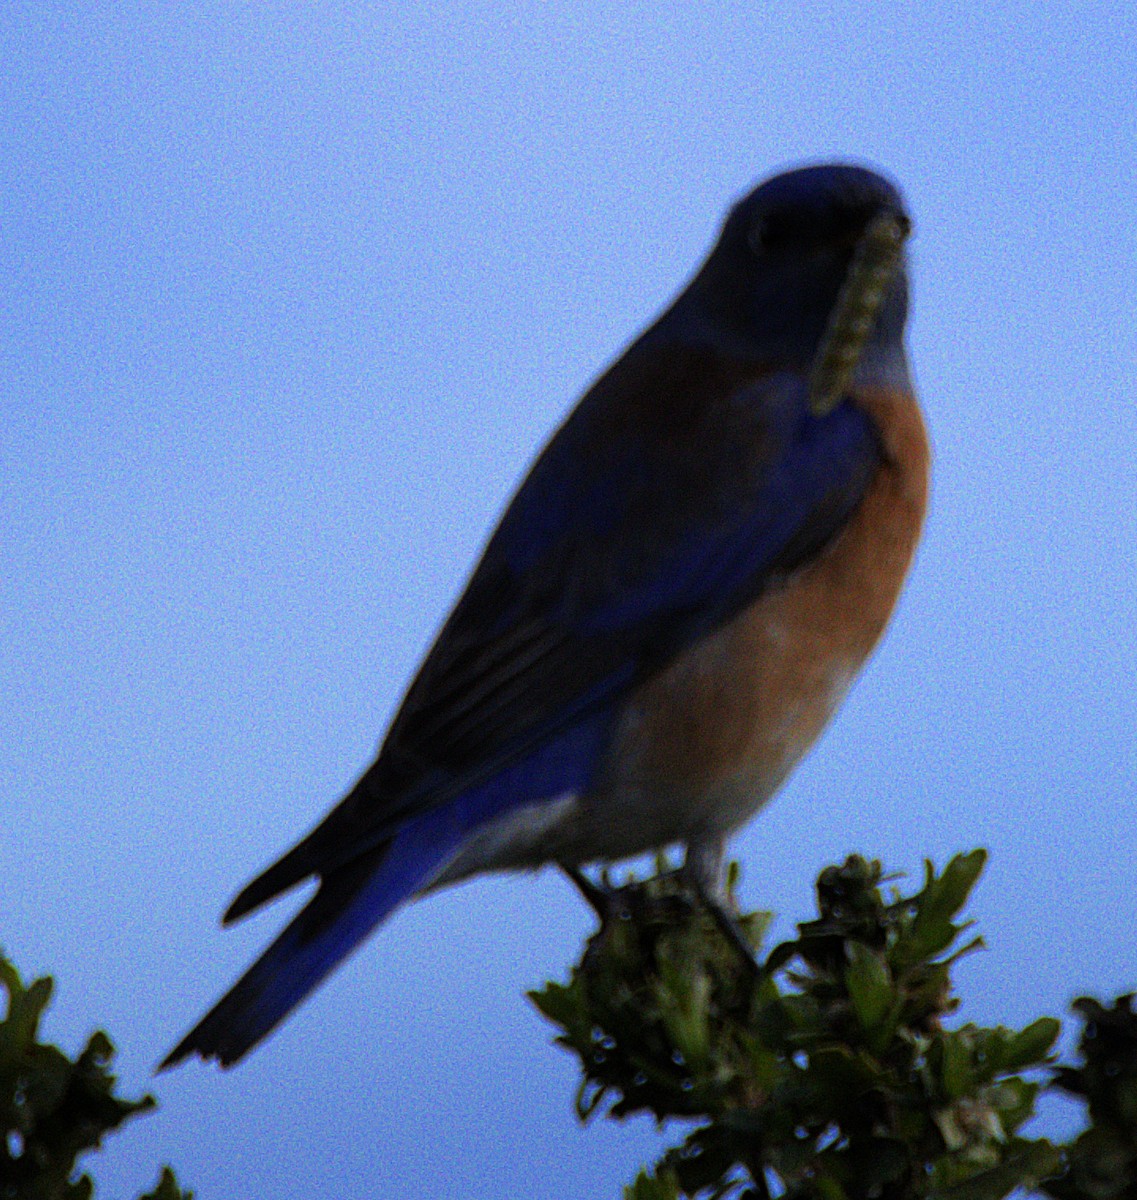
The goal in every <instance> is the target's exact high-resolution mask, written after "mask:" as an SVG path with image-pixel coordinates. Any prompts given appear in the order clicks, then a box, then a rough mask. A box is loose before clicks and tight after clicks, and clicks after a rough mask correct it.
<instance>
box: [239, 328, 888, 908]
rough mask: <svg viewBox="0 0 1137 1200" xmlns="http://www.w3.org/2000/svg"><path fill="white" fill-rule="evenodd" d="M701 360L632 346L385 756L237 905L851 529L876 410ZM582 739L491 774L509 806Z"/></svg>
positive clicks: (517, 508) (539, 732) (402, 718)
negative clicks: (509, 776) (641, 360)
mask: <svg viewBox="0 0 1137 1200" xmlns="http://www.w3.org/2000/svg"><path fill="white" fill-rule="evenodd" d="M653 350H654V348H653ZM693 357H694V356H693V355H692V354H691V352H684V353H682V354H681V353H678V352H677V353H676V354H675V355H673V356H672V357H671V359H670V360H667V359H666V358H663V357H662V356H661V355H660V354H659V353H658V352H653V353H652V354H651V355H650V356H645V359H646V364H647V365H646V366H642V367H639V370H638V372H637V371H636V368H637V366H638V364H637V363H636V361H635V348H633V351H632V352H630V353H629V355H627V356H625V358H624V359H623V360H621V361H620V363H618V364H617V365H616V366H615V367H614V368H613V369H612V370H611V371H610V372H609V374H608V375H607V376H605V377H604V378H603V379H602V380H601V381H600V382H599V383H598V384H597V385H596V386H595V387H594V388H593V390H592V391H591V392H590V393H589V394H588V395H587V396H586V397H585V399H584V400H583V401H582V402H581V404H580V405H579V406H578V408H577V409H576V410H575V412H574V413H573V414H572V416H571V417H570V419H569V420H568V421H567V422H566V423H565V425H564V426H562V428H561V429H560V430H559V431H558V433H557V434H556V436H555V437H554V438H553V440H552V441H551V442H550V444H549V445H548V447H547V448H546V449H545V451H544V453H543V454H542V455H541V457H540V458H539V459H538V461H537V463H536V464H535V465H534V467H533V469H532V471H531V472H530V474H529V476H528V477H527V479H526V480H525V482H524V483H523V485H522V486H521V488H520V490H519V492H518V494H517V496H516V497H515V498H514V501H513V503H512V504H511V505H510V507H509V509H508V510H507V512H506V514H505V516H504V517H503V518H502V521H501V523H500V525H499V527H498V529H497V530H496V532H495V533H494V535H493V537H492V538H491V539H490V541H489V544H488V545H487V547H486V550H485V553H484V555H483V557H482V559H481V561H480V562H479V564H478V566H477V568H476V569H475V571H474V574H473V576H472V578H471V579H470V582H469V584H468V586H467V588H466V591H465V593H464V594H463V596H462V598H461V599H460V601H459V602H458V604H457V606H456V607H455V609H454V611H453V613H452V614H451V616H450V618H449V619H448V621H447V622H446V624H445V625H444V627H443V629H442V631H441V632H440V634H439V636H438V638H437V640H436V641H435V643H434V646H433V647H432V648H431V650H430V652H429V654H428V655H427V658H426V661H425V662H424V664H423V666H422V669H421V670H420V672H419V675H418V676H417V678H416V679H415V681H414V683H413V684H412V686H411V688H410V690H409V691H408V693H407V696H406V698H405V700H404V702H403V704H402V707H401V708H400V711H399V713H398V715H397V716H396V718H395V721H394V723H393V724H392V726H391V729H390V731H389V733H388V735H387V738H386V740H385V742H384V744H383V747H382V750H381V752H380V754H379V757H378V759H377V760H376V762H375V763H374V764H373V765H372V767H371V768H370V769H369V770H368V771H367V773H366V774H365V775H364V776H363V777H362V778H361V780H360V781H359V783H358V784H357V785H356V787H355V789H354V790H353V791H352V793H351V794H350V795H349V796H348V797H347V798H346V799H345V800H344V801H343V802H342V803H341V804H340V805H339V806H338V807H337V808H336V809H334V810H333V811H332V812H331V813H330V814H329V815H328V817H327V818H326V819H325V820H324V822H323V823H322V824H321V825H320V826H318V827H317V829H315V830H314V831H313V832H312V833H311V834H310V835H309V836H308V837H307V838H306V839H305V840H304V841H302V842H301V843H300V844H299V845H298V846H297V847H296V848H295V849H294V850H293V851H291V852H290V853H289V854H288V855H286V856H285V857H284V858H283V859H281V860H280V861H279V862H278V863H277V864H275V865H274V866H273V867H271V868H269V870H268V871H266V872H265V873H264V874H263V875H262V876H260V877H259V878H258V879H256V880H254V881H253V883H251V884H250V885H249V887H247V888H246V889H245V890H244V891H243V892H242V893H241V894H240V895H239V896H238V897H237V899H236V900H235V901H234V904H233V905H232V907H231V908H230V910H229V912H228V913H227V915H226V919H227V920H232V919H235V918H237V917H239V916H241V915H243V914H244V913H245V912H248V911H250V910H251V909H253V908H255V907H257V906H258V905H259V904H261V903H263V902H264V901H265V900H267V899H269V898H271V897H272V896H274V895H276V894H277V893H279V892H280V891H282V890H284V889H286V888H288V887H290V886H292V884H294V883H296V882H297V881H299V880H301V879H303V878H305V877H306V876H308V875H310V874H313V873H318V874H321V875H325V874H326V873H327V872H328V871H329V870H333V869H335V868H336V867H338V866H340V865H342V864H344V863H346V862H349V861H350V860H351V859H352V858H354V857H356V856H358V855H360V854H362V853H365V852H367V851H369V850H371V849H373V848H375V847H376V846H379V845H381V844H383V843H385V842H387V841H389V839H390V838H392V837H393V836H394V835H395V834H396V833H397V831H398V829H399V828H400V826H401V824H402V823H403V822H405V821H407V820H408V819H411V818H413V817H415V816H417V815H419V814H422V813H424V812H427V811H429V810H431V809H433V808H435V807H437V806H439V805H445V804H447V803H449V802H451V801H452V800H454V798H455V797H458V796H461V795H462V794H464V793H467V792H470V791H472V790H477V789H479V788H484V787H485V786H487V784H488V783H489V782H490V781H492V780H494V779H495V778H496V777H498V776H500V775H501V773H502V772H503V771H504V770H505V769H506V768H508V767H509V766H510V764H512V763H516V762H518V761H522V760H524V759H525V758H526V757H527V756H529V755H531V754H533V753H534V751H535V749H536V748H537V747H540V746H543V745H546V744H547V743H550V742H551V741H554V740H555V739H557V738H558V737H560V736H561V735H567V734H568V733H569V732H570V731H571V730H573V729H574V728H575V727H576V726H578V725H579V724H580V723H581V722H582V721H584V720H585V719H587V718H591V717H592V716H593V715H594V714H596V713H598V712H605V711H610V710H611V709H612V708H613V707H614V705H615V703H616V702H617V701H618V700H619V698H620V697H621V696H623V695H624V694H626V693H627V692H628V691H629V690H630V689H631V688H632V687H634V686H635V685H636V684H637V683H638V682H639V681H640V680H642V679H644V678H645V677H646V676H648V675H649V674H650V673H651V672H652V671H654V670H656V669H658V667H660V666H661V665H662V664H663V663H665V662H666V661H667V660H668V659H669V658H670V657H672V656H673V655H675V654H676V653H678V652H679V651H680V650H682V649H683V648H684V647H685V646H687V645H689V644H690V643H691V642H692V641H694V640H696V639H697V638H699V637H701V636H702V635H704V634H705V633H707V632H709V631H710V630H711V629H713V628H715V627H716V626H717V625H719V624H721V623H722V622H723V621H725V620H726V619H728V618H729V617H730V616H731V615H732V614H733V613H735V612H737V611H738V610H739V609H741V608H742V607H744V606H745V605H746V604H747V603H748V602H750V601H751V600H752V599H754V597H756V596H757V595H758V594H759V593H760V592H761V591H762V590H763V589H764V588H765V587H767V586H769V585H770V583H771V582H772V581H773V580H775V579H777V578H778V577H780V576H783V575H785V574H786V573H788V572H789V571H792V570H793V569H794V568H795V567H796V566H798V565H800V564H801V563H802V562H804V561H806V560H807V559H808V558H809V557H810V556H811V555H813V554H814V553H816V552H817V551H818V550H819V549H820V548H821V547H822V546H824V545H825V544H826V542H828V541H829V539H830V538H832V537H833V536H834V534H835V533H836V532H837V531H838V530H839V529H840V528H841V527H842V526H843V524H844V522H845V521H846V520H847V518H848V516H849V514H850V513H851V511H852V510H853V509H854V508H855V507H856V505H857V503H858V502H859V500H860V498H861V496H862V495H863V493H864V490H865V488H866V486H867V483H868V480H869V478H870V477H871V475H872V473H873V471H874V470H875V469H876V466H877V465H878V462H879V449H878V445H877V442H876V438H875V436H874V434H873V432H872V429H871V426H870V424H869V422H868V419H867V418H866V417H865V416H864V415H863V414H862V413H861V412H860V411H859V410H858V409H856V408H854V407H853V406H852V405H851V404H848V403H846V404H843V405H841V406H839V407H838V408H837V409H836V410H835V411H834V412H832V413H831V414H829V415H828V416H827V417H824V418H821V419H818V418H815V417H813V416H812V415H811V413H810V412H809V409H808V406H807V404H806V385H805V381H804V379H803V378H802V377H801V376H799V375H796V374H791V373H788V372H783V373H775V374H768V373H763V372H762V371H761V370H760V369H759V368H757V367H753V368H750V369H749V370H748V371H742V370H741V369H739V368H734V369H732V370H730V371H725V370H722V369H717V370H716V369H715V368H714V366H713V364H712V365H711V366H708V364H707V363H706V362H703V361H697V360H696V361H694V362H692V361H691V359H692V358H693ZM629 363H631V368H629ZM630 369H631V374H632V377H631V378H628V374H629V370H630ZM637 374H638V377H637ZM740 376H741V379H740V378H739V377H740ZM700 381H701V384H702V386H701V387H700V386H699V383H700ZM613 393H615V395H614V394H613ZM584 741H585V742H586V743H587V747H588V755H589V756H590V757H588V758H587V759H585V758H582V757H581V754H582V753H583V751H582V752H581V754H574V755H569V754H564V755H561V756H560V759H559V761H560V763H561V765H560V767H559V771H560V774H559V775H557V774H555V773H554V774H552V775H549V776H548V777H547V778H546V779H545V780H544V782H543V783H542V784H541V786H540V788H539V789H538V790H536V791H535V792H534V791H533V790H532V789H528V788H525V789H517V788H515V789H513V790H512V792H510V793H509V794H502V789H500V788H498V789H494V791H495V794H496V795H497V803H498V804H499V806H501V807H509V806H510V805H511V804H525V803H529V802H532V801H533V800H536V799H541V798H543V797H545V796H552V795H556V794H558V793H563V792H565V791H568V790H573V789H579V788H580V787H582V786H584V785H585V784H586V783H587V776H588V772H589V770H590V767H591V765H592V763H593V762H594V761H595V758H596V757H597V755H598V754H599V753H600V751H601V750H602V748H603V747H602V745H601V744H600V742H598V741H597V739H595V738H592V739H584ZM536 786H537V785H536V784H535V785H534V787H536ZM496 811H500V807H499V809H497V810H496ZM491 815H492V814H491Z"/></svg>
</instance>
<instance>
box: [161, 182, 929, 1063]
mask: <svg viewBox="0 0 1137 1200" xmlns="http://www.w3.org/2000/svg"><path fill="white" fill-rule="evenodd" d="M908 230H909V220H908V217H907V215H906V213H905V209H904V204H903V201H902V199H901V197H900V194H899V193H898V191H897V190H896V188H895V187H894V186H893V185H892V184H891V183H889V182H888V181H887V180H885V179H884V178H882V177H881V176H879V175H877V174H875V173H873V172H871V171H868V170H865V169H863V168H860V167H856V166H849V165H842V164H833V165H821V166H812V167H806V168H803V169H800V170H795V171H790V172H788V173H786V174H783V175H779V176H777V177H775V178H773V179H771V180H769V181H768V182H766V183H763V184H762V185H761V186H759V187H758V188H756V189H755V190H754V191H753V192H751V193H750V194H749V195H748V196H746V197H745V198H743V199H742V200H741V201H739V202H738V203H737V204H736V205H735V206H734V208H733V209H732V210H731V211H730V213H729V215H728V216H727V219H726V222H725V224H724V225H723V228H722V232H721V234H720V236H719V239H718V242H717V243H716V245H715V246H714V248H713V250H712V251H711V253H710V255H709V257H708V258H707V260H706V262H704V263H703V265H702V266H701V267H700V269H699V270H698V272H697V273H696V275H695V276H694V278H693V279H692V280H691V282H690V283H689V284H688V286H687V287H686V289H685V290H684V291H683V292H682V293H681V294H680V295H679V297H678V298H677V299H676V300H675V301H674V303H673V304H672V305H671V306H670V307H669V308H668V309H667V311H666V312H664V313H663V315H662V316H661V317H660V318H659V319H658V320H657V321H656V322H655V323H654V324H653V325H651V326H650V328H648V329H647V331H646V332H645V333H643V334H642V335H641V336H640V337H639V338H637V339H636V340H635V341H634V342H633V343H632V344H631V345H630V346H629V347H628V348H627V350H625V352H624V353H623V355H621V357H620V358H619V359H617V361H616V362H615V363H614V364H613V366H611V367H610V368H609V369H608V370H607V371H606V372H605V373H604V374H603V375H602V376H601V377H600V379H599V380H598V381H597V382H596V383H595V384H593V386H592V387H591V388H590V389H589V390H588V392H587V393H586V394H585V395H584V397H583V399H582V400H581V401H580V402H579V404H578V405H577V406H576V408H575V409H574V410H573V411H572V412H571V414H570V415H569V417H568V418H567V420H566V421H565V422H564V424H563V425H562V426H561V427H560V429H558V430H557V432H556V433H555V434H554V435H553V437H552V439H551V440H550V442H549V443H548V445H547V446H546V447H545V449H544V450H543V451H542V452H541V454H540V456H539V457H538V458H537V461H536V462H535V463H534V465H533V467H532V469H531V470H530V472H529V474H528V476H527V477H526V478H525V480H524V482H523V483H522V484H521V486H520V488H519V490H518V492H517V494H516V495H515V496H514V498H513V501H512V502H511V503H510V505H509V507H508V508H507V509H506V511H505V514H504V516H503V517H502V518H501V521H500V523H499V524H498V526H497V529H496V530H495V531H494V533H493V535H492V537H491V538H490V540H489V543H488V544H487V546H486V549H485V552H484V554H483V555H482V558H481V560H480V562H479V563H478V564H477V566H476V567H475V569H474V572H473V575H472V576H471V578H470V581H469V583H468V584H467V586H466V590H465V591H464V592H463V594H462V596H461V597H460V599H459V600H458V602H457V604H456V605H455V607H454V610H453V612H452V613H451V614H450V616H449V618H448V619H447V620H446V622H445V624H444V625H443V627H442V630H441V632H440V633H439V634H438V637H437V639H436V640H435V642H434V645H433V646H432V647H431V649H430V651H429V653H428V654H427V656H426V659H425V661H424V662H423V664H422V667H421V668H420V670H419V672H418V674H417V676H416V677H415V679H414V681H413V682H412V684H411V686H410V688H409V690H408V692H407V694H406V697H405V699H404V700H403V703H402V706H401V707H400V709H399V711H398V713H397V715H396V717H395V719H394V721H393V722H392V724H391V727H390V729H389V730H388V732H387V735H386V738H385V740H384V742H383V744H382V748H381V749H380V752H379V756H378V758H377V759H376V760H375V762H374V763H373V764H372V765H371V766H370V767H369V768H368V769H367V770H366V772H364V774H363V776H362V778H361V779H360V780H359V782H358V783H357V784H356V785H355V787H354V788H352V790H351V792H350V793H349V794H348V795H347V796H346V797H345V798H344V799H343V800H342V801H340V803H339V804H338V805H337V806H336V807H335V808H333V809H332V811H331V812H330V813H329V814H328V815H327V816H326V817H325V818H324V820H323V821H322V822H321V823H320V824H319V825H318V826H317V827H316V828H315V829H314V830H313V831H312V832H311V833H309V834H308V836H307V837H305V838H304V839H303V840H302V841H300V842H299V843H298V844H297V845H296V846H295V847H294V848H293V849H292V850H290V851H289V852H288V853H287V854H285V855H284V857H283V858H281V859H280V860H279V861H278V862H277V863H275V864H274V865H273V866H271V867H269V868H268V870H266V871H265V872H264V873H263V874H262V875H260V876H259V877H258V878H257V879H255V880H253V882H252V883H250V884H249V885H248V887H246V888H245V890H244V891H242V892H241V893H240V895H239V896H237V898H236V899H235V900H234V901H233V903H232V905H231V906H230V908H229V910H228V912H227V913H226V914H225V920H226V921H227V922H229V921H234V920H237V919H238V918H240V917H243V916H244V915H246V914H247V913H249V912H251V911H252V910H254V909H256V908H258V907H259V906H260V905H262V904H264V903H265V902H266V901H268V900H271V899H273V898H274V897H275V896H277V895H279V894H280V893H281V892H284V891H286V890H288V889H289V888H291V887H293V886H295V885H296V884H298V883H300V882H301V881H303V880H305V879H308V878H309V877H313V876H314V877H316V879H317V880H318V881H319V887H318V890H317V891H316V893H315V894H314V895H313V896H312V898H311V899H310V900H309V901H308V903H307V905H306V906H305V907H304V908H303V909H302V910H301V912H300V913H299V914H298V915H297V916H296V917H295V918H294V920H293V921H292V923H291V924H290V925H288V927H287V928H286V929H285V930H284V932H283V933H281V935H280V936H279V937H278V938H277V940H276V941H275V942H273V944H272V945H271V946H270V947H269V948H268V950H266V951H265V953H264V954H263V955H262V957H261V958H260V959H258V960H257V962H256V963H254V964H253V966H252V967H251V968H249V970H248V971H247V972H246V973H245V975H244V976H242V978H241V979H240V980H239V981H238V982H237V984H236V985H235V986H234V987H233V988H232V990H231V991H230V992H229V993H228V994H227V995H226V996H225V997H224V998H223V999H222V1000H221V1001H220V1002H219V1003H218V1004H217V1005H216V1006H215V1007H214V1008H213V1009H212V1011H211V1012H209V1013H208V1015H206V1016H205V1017H204V1018H203V1019H202V1021H201V1022H200V1023H199V1024H198V1025H197V1026H196V1027H195V1028H194V1029H193V1030H192V1031H191V1032H190V1033H189V1034H188V1035H187V1036H186V1037H185V1038H184V1039H183V1040H182V1041H181V1042H180V1043H179V1044H178V1045H177V1047H175V1049H174V1050H173V1051H172V1052H171V1053H170V1055H169V1056H168V1057H167V1059H166V1060H165V1062H164V1063H163V1066H169V1065H171V1064H173V1063H176V1062H178V1061H180V1060H181V1059H184V1058H186V1057H187V1056H188V1055H190V1054H194V1053H196V1054H199V1055H201V1056H202V1057H203V1058H215V1059H217V1060H219V1061H220V1062H221V1063H222V1064H223V1065H228V1064H230V1063H233V1062H236V1061H237V1060H238V1059H239V1058H241V1056H242V1055H244V1054H245V1053H246V1052H247V1051H248V1050H249V1049H250V1048H251V1047H252V1046H254V1045H256V1044H257V1043H258V1042H259V1041H260V1040H261V1039H262V1038H263V1037H264V1036H265V1035H266V1034H267V1033H268V1032H269V1031H270V1030H271V1029H273V1028H274V1026H276V1025H277V1024H278V1023H279V1022H280V1021H281V1020H282V1019H283V1018H284V1017H285V1016H286V1015H287V1014H288V1013H289V1012H290V1011H291V1010H292V1009H293V1008H294V1007H295V1006H296V1005H297V1004H298V1003H299V1002H300V1001H301V1000H302V999H303V998H304V996H306V995H307V994H308V992H310V991H311V990H312V989H313V988H314V987H316V985H317V984H319V983H320V982H321V980H323V979H324V977H325V976H326V975H327V974H328V973H329V972H330V971H331V970H332V968H333V967H334V966H335V965H336V964H337V963H338V962H340V961H341V960H342V959H343V958H344V957H345V956H346V955H347V954H348V953H349V952H350V951H351V950H352V949H354V948H355V947H356V946H357V945H358V944H359V943H360V941H362V939H363V938H365V937H366V936H367V935H368V934H369V933H370V932H371V931H372V930H373V929H374V928H375V927H376V926H377V925H378V924H379V923H380V922H381V921H383V920H384V919H385V918H386V917H388V916H389V915H390V914H391V913H392V911H393V910H394V909H395V908H396V907H397V906H398V905H399V904H401V903H402V902H403V901H405V900H409V899H411V898H412V897H414V896H417V895H421V894H422V893H423V892H425V891H427V890H429V889H432V888H436V887H439V886H442V885H444V884H448V883H453V882H455V881H457V880H460V879H464V878H466V877H467V876H469V875H472V874H475V873H477V872H482V871H495V870H502V869H514V868H525V867H536V866H539V865H541V864H543V863H556V864H559V865H561V866H563V867H565V868H566V869H568V870H569V871H570V872H571V873H573V874H574V875H575V877H576V878H578V879H583V877H582V876H581V875H580V873H579V868H580V867H581V866H582V865H584V864H588V863H594V862H608V861H612V860H617V859H621V858H626V857H628V856H631V855H635V854H638V853H640V852H642V851H645V850H649V849H652V848H655V847H661V846H664V845H667V844H671V843H682V844H683V845H684V846H685V848H686V858H685V865H684V870H685V872H686V873H687V876H688V878H689V879H690V882H691V883H692V885H693V886H694V887H695V889H696V890H697V891H698V892H699V893H700V894H701V895H703V896H704V897H705V898H707V899H708V900H709V901H710V902H711V903H715V902H716V897H717V896H718V894H719V893H718V885H719V875H720V873H721V871H720V869H721V863H722V856H723V848H724V842H725V839H726V838H727V837H728V836H729V835H730V834H731V833H732V832H733V831H734V830H736V829H737V828H738V827H739V826H740V825H742V824H743V823H744V822H745V821H747V820H748V819H749V818H750V817H751V816H752V815H753V814H754V813H755V812H756V811H757V810H758V809H759V808H760V807H761V806H762V805H763V804H765V803H766V802H767V801H768V800H769V799H770V797H771V796H772V795H773V794H774V793H775V792H776V791H777V789H778V788H779V786H780V785H781V784H782V782H783V781H784V780H785V778H786V776H787V775H788V774H789V773H790V771H791V770H792V769H793V767H794V766H795V764H796V763H797V762H798V761H799V759H800V758H801V757H802V755H804V754H805V753H806V751H807V750H808V749H809V748H810V746H811V745H812V744H813V742H814V740H815V739H816V738H817V737H818V735H819V734H820V733H821V731H822V729H823V728H824V727H825V724H826V723H827V722H828V720H829V718H830V717H831V716H832V714H833V712H834V710H835V709H836V707H837V706H838V705H839V703H840V702H841V699H842V697H843V696H844V694H845V692H846V689H847V688H848V686H849V684H850V682H851V681H852V679H853V678H854V676H855V675H856V673H857V672H858V671H859V670H860V668H861V666H862V664H863V663H864V661H865V659H866V657H867V656H868V654H869V653H870V651H871V650H872V648H873V646H874V645H875V643H876V642H877V639H878V638H879V637H880V635H881V633H882V632H883V630H884V627H885V624H886V623H887V621H888V618H889V615H890V613H891V611H892V608H893V605H894V604H895V602H896V599H897V595H898V594H899V591H900V588H901V585H902V583H903V580H904V576H905V574H906V572H907V570H908V567H909V564H910V562H911V559H912V555H913V552H914V549H915V546H916V541H917V538H918V536H919V531H920V525H921V521H922V518H923V514H924V508H925V503H926V493H927V474H928V445H927V441H926V437H925V433H924V427H923V422H922V420H921V417H920V412H919V409H918V408H917V404H916V401H915V398H914V396H913V393H912V385H911V379H910V375H909V369H908V364H907V358H906V353H905V347H904V340H903V337H904V323H905V317H906V311H907V279H906V273H905V264H904V254H903V242H904V239H905V237H906V236H907V233H908Z"/></svg>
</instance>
